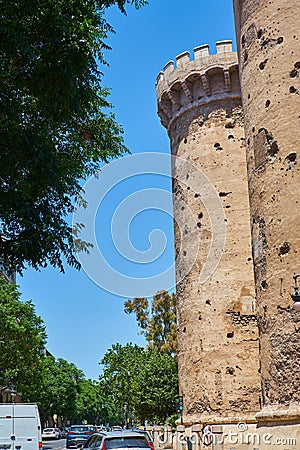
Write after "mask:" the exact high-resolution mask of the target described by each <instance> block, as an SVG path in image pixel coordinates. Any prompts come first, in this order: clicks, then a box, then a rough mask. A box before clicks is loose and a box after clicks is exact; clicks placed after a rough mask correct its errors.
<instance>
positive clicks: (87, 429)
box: [66, 425, 96, 448]
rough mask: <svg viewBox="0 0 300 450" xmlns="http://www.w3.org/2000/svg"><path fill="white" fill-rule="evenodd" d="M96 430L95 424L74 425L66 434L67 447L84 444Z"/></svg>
mask: <svg viewBox="0 0 300 450" xmlns="http://www.w3.org/2000/svg"><path fill="white" fill-rule="evenodd" d="M95 432H96V428H95V427H94V426H93V425H72V426H70V427H69V429H68V432H67V436H66V448H71V447H77V446H78V445H79V444H84V443H85V441H86V440H87V439H88V438H89V437H90V435H91V434H93V433H95Z"/></svg>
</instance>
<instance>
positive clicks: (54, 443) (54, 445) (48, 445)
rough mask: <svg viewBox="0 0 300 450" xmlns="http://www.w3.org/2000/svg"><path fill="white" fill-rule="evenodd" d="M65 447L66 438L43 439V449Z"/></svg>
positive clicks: (53, 449)
mask: <svg viewBox="0 0 300 450" xmlns="http://www.w3.org/2000/svg"><path fill="white" fill-rule="evenodd" d="M65 448H66V440H65V439H58V440H57V441H56V440H48V441H47V440H45V441H43V450H60V449H65Z"/></svg>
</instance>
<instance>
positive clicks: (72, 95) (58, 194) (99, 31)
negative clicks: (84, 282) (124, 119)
mask: <svg viewBox="0 0 300 450" xmlns="http://www.w3.org/2000/svg"><path fill="white" fill-rule="evenodd" d="M145 3H146V2H145V0H31V1H28V0H20V1H18V2H11V1H10V0H3V1H1V3H0V13H1V25H0V69H1V79H0V108H1V126H0V145H1V155H0V233H1V236H2V239H1V240H0V256H1V257H2V259H3V260H4V261H5V263H6V265H11V266H12V267H15V268H16V269H17V270H18V271H20V272H21V271H22V270H23V269H24V267H25V265H29V266H32V267H34V268H36V269H38V268H39V267H45V266H46V265H47V264H49V263H50V264H51V265H53V266H56V267H59V268H60V269H61V270H63V264H62V259H61V255H63V256H64V257H65V259H66V262H67V263H68V264H70V265H73V266H75V267H77V268H78V267H79V263H78V261H77V260H76V257H75V253H74V250H75V249H74V242H73V235H72V230H71V228H70V226H69V224H68V222H67V220H66V217H67V215H68V214H69V213H71V212H72V211H73V204H72V200H73V198H74V197H75V196H76V195H78V193H79V191H80V181H81V180H82V179H84V178H86V177H87V176H89V175H90V174H92V173H93V172H94V171H96V170H97V169H99V167H100V164H101V162H108V161H109V160H110V159H111V158H115V157H117V156H119V155H122V154H123V153H124V152H126V151H127V149H126V148H125V146H124V143H123V138H122V128H121V127H120V126H119V125H118V124H117V123H116V121H115V118H114V116H113V115H112V114H111V113H110V112H109V109H110V107H111V105H110V103H109V101H108V99H107V96H108V93H109V91H108V89H107V88H105V87H103V86H102V83H101V72H100V69H99V64H105V63H106V61H105V59H104V55H103V50H104V49H105V48H107V46H106V45H105V38H106V37H107V33H108V32H110V31H112V27H111V26H110V25H109V24H108V23H107V22H106V20H105V17H104V13H105V10H106V8H108V7H109V6H111V5H116V6H117V7H119V9H120V10H121V11H122V12H123V13H125V7H126V4H133V5H134V6H135V7H140V6H142V5H143V4H145ZM78 226H80V224H78ZM77 231H78V228H76V227H75V230H74V232H75V234H76V232H77ZM77 244H78V245H79V246H80V248H82V249H85V250H87V249H88V244H87V243H83V242H77Z"/></svg>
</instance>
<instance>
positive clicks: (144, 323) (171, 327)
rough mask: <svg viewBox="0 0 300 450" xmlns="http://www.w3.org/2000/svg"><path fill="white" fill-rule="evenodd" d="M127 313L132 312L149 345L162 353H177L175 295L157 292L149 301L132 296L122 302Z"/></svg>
mask: <svg viewBox="0 0 300 450" xmlns="http://www.w3.org/2000/svg"><path fill="white" fill-rule="evenodd" d="M124 311H125V312H126V313H127V314H132V313H134V314H135V315H136V320H137V323H138V325H139V327H140V328H141V333H142V334H144V335H145V338H146V340H147V342H148V345H149V347H150V348H151V347H153V348H155V349H157V350H158V351H160V352H162V353H167V354H169V355H173V356H175V355H176V354H177V327H176V297H175V294H171V295H170V294H169V293H168V292H167V291H159V292H157V293H156V294H155V295H154V296H153V299H152V302H151V313H150V312H149V302H148V300H147V299H146V298H144V297H142V298H134V299H133V300H127V301H126V302H125V303H124Z"/></svg>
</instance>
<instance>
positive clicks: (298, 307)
mask: <svg viewBox="0 0 300 450" xmlns="http://www.w3.org/2000/svg"><path fill="white" fill-rule="evenodd" d="M298 277H300V273H299V274H296V273H294V275H293V279H294V282H295V284H294V294H291V297H292V299H293V301H294V304H293V308H294V310H295V311H297V312H300V292H299V286H298V281H297V280H298Z"/></svg>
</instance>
